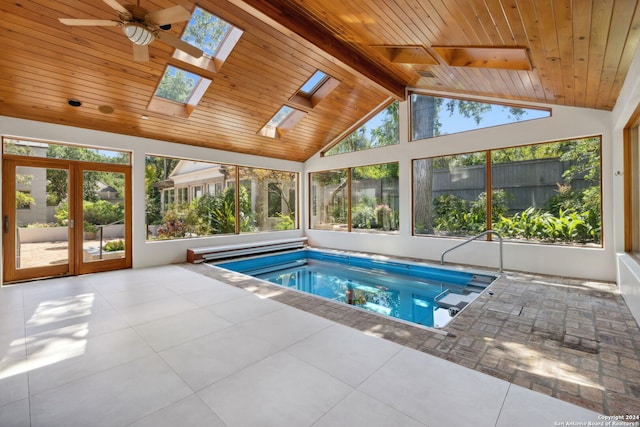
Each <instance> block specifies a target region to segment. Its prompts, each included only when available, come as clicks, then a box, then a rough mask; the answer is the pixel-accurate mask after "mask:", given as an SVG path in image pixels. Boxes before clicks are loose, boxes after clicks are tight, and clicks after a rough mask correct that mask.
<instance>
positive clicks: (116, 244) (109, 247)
mask: <svg viewBox="0 0 640 427" xmlns="http://www.w3.org/2000/svg"><path fill="white" fill-rule="evenodd" d="M103 249H104V251H105V252H115V251H124V240H122V239H118V240H112V241H110V242H107V243H106V244H105V245H104V248H103Z"/></svg>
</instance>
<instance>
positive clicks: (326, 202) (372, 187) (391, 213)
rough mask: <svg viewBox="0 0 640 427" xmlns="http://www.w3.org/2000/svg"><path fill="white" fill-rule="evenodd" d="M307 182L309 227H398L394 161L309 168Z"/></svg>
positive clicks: (366, 229) (377, 229) (370, 229)
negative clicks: (330, 168)
mask: <svg viewBox="0 0 640 427" xmlns="http://www.w3.org/2000/svg"><path fill="white" fill-rule="evenodd" d="M310 183H311V184H310V185H311V198H310V202H311V209H310V212H311V223H310V227H311V228H313V229H318V230H342V231H360V232H370V233H371V232H386V233H389V232H396V231H397V230H398V217H399V201H398V163H386V164H379V165H371V166H360V167H356V168H351V169H338V170H331V171H322V172H313V173H311V174H310Z"/></svg>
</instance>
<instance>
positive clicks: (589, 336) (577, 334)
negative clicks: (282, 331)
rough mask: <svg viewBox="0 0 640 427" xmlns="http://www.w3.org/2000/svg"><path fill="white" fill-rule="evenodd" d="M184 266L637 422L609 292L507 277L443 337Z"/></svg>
mask: <svg viewBox="0 0 640 427" xmlns="http://www.w3.org/2000/svg"><path fill="white" fill-rule="evenodd" d="M184 266H185V268H188V269H190V270H194V271H198V272H200V273H202V274H205V275H207V276H210V277H213V278H216V279H218V280H221V281H223V282H225V283H228V284H230V285H233V286H237V287H241V288H244V289H246V290H249V291H251V292H254V293H257V294H260V295H262V296H265V297H269V298H272V299H274V300H277V301H280V302H282V303H285V304H288V305H291V306H293V307H297V308H300V309H302V310H305V311H308V312H311V313H314V314H316V315H319V316H322V317H325V318H327V319H330V320H333V321H335V322H338V323H341V324H344V325H347V326H351V327H353V328H356V329H359V330H361V331H364V332H366V333H368V334H374V335H377V336H380V337H383V338H385V339H388V340H390V341H394V342H397V343H399V344H402V345H405V346H407V347H412V348H415V349H418V350H421V351H424V352H426V353H430V354H433V355H436V356H439V357H441V358H443V359H447V360H450V361H452V362H455V363H458V364H460V365H464V366H467V367H469V368H472V369H476V370H478V371H481V372H485V373H487V374H489V375H493V376H495V377H498V378H501V379H504V380H507V381H510V382H512V383H515V384H518V385H521V386H524V387H527V388H529V389H533V390H536V391H539V392H541V393H545V394H548V395H551V396H553V397H556V398H558V399H562V400H566V401H568V402H571V403H574V404H577V405H580V406H583V407H586V408H588V409H591V410H594V411H597V412H600V413H603V414H607V415H621V414H640V329H639V328H638V324H637V323H636V322H635V320H634V318H633V317H632V315H631V313H630V312H629V309H628V308H627V306H626V305H625V303H624V301H623V299H622V297H621V296H620V294H619V293H618V290H617V286H616V285H615V284H611V283H602V282H592V281H583V280H575V279H563V278H552V277H542V276H533V275H526V274H520V273H508V274H505V275H503V276H501V277H500V278H499V279H498V280H497V281H496V282H494V283H493V284H492V285H491V287H490V289H489V290H488V291H486V292H484V293H483V294H482V295H481V296H480V297H479V298H478V299H477V300H476V301H474V302H473V303H472V304H470V305H469V306H467V307H466V308H465V309H464V310H463V311H462V312H461V313H460V314H459V315H458V316H457V317H456V318H455V319H454V320H453V321H452V322H451V323H450V324H449V325H448V326H447V327H446V328H444V331H445V332H447V334H443V333H436V332H433V331H432V330H428V329H425V328H421V327H415V326H411V325H408V324H405V323H402V322H398V321H394V320H391V319H387V318H383V317H380V316H377V315H374V314H370V313H367V312H363V311H361V310H354V309H353V308H352V307H349V306H345V305H343V304H339V303H335V302H332V301H329V300H325V299H321V298H317V297H313V296H310V295H306V294H302V293H300V292H295V291H291V290H288V289H285V288H282V287H279V286H277V285H271V284H268V283H266V282H263V281H260V280H257V279H253V278H249V277H248V276H244V275H240V274H237V273H232V272H228V271H226V270H221V269H217V268H212V267H211V266H208V265H205V264H199V265H192V264H185V265H184Z"/></svg>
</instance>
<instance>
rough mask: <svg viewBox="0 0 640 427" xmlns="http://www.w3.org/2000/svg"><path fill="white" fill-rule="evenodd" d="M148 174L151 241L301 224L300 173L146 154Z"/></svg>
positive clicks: (236, 232)
mask: <svg viewBox="0 0 640 427" xmlns="http://www.w3.org/2000/svg"><path fill="white" fill-rule="evenodd" d="M145 176H146V180H145V182H146V185H145V187H146V207H147V212H146V217H147V229H148V233H147V239H148V240H167V239H180V238H187V237H189V238H195V237H203V236H211V235H216V234H238V233H252V232H259V231H276V230H290V229H295V228H298V220H297V217H296V212H297V209H296V206H297V200H296V197H297V186H298V174H297V173H294V172H287V171H278V170H272V169H258V168H247V167H242V168H240V167H238V166H233V165H228V164H219V163H213V162H200V161H193V160H182V159H172V158H167V157H158V156H146V175H145ZM236 182H239V183H240V187H239V188H238V191H236V189H237V186H236ZM205 189H206V192H205ZM276 196H277V201H276ZM277 209H279V210H278V211H276V210H277Z"/></svg>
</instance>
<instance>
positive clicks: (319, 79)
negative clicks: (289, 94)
mask: <svg viewBox="0 0 640 427" xmlns="http://www.w3.org/2000/svg"><path fill="white" fill-rule="evenodd" d="M328 77H329V76H327V75H326V74H325V73H323V72H322V71H320V70H318V71H316V72H315V73H313V75H312V76H311V77H309V80H307V81H306V82H305V84H304V85H302V87H301V88H300V91H299V93H300V94H301V95H306V96H311V95H313V93H314V92H315V91H316V90H318V88H319V87H320V86H321V85H322V84H323V83H324V82H325V80H326V79H327V78H328Z"/></svg>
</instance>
